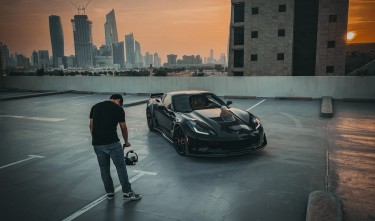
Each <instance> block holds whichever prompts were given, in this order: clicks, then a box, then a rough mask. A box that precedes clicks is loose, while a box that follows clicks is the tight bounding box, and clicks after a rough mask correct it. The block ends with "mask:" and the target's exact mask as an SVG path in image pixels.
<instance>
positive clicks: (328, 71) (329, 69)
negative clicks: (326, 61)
mask: <svg viewBox="0 0 375 221" xmlns="http://www.w3.org/2000/svg"><path fill="white" fill-rule="evenodd" d="M333 72H335V67H334V66H326V73H333Z"/></svg>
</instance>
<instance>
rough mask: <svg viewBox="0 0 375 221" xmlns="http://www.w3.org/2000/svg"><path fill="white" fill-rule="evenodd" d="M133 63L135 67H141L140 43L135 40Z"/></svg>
mask: <svg viewBox="0 0 375 221" xmlns="http://www.w3.org/2000/svg"><path fill="white" fill-rule="evenodd" d="M134 45H135V51H134V53H135V64H136V66H137V67H139V68H142V67H143V58H142V50H141V44H140V43H139V42H138V41H135V43H134Z"/></svg>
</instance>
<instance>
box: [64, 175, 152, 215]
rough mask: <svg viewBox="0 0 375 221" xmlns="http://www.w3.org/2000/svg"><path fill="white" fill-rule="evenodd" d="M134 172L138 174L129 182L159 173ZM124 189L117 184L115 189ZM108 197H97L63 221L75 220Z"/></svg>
mask: <svg viewBox="0 0 375 221" xmlns="http://www.w3.org/2000/svg"><path fill="white" fill-rule="evenodd" d="M133 172H136V173H138V174H137V175H135V176H134V177H132V178H131V179H130V180H129V182H130V183H133V182H135V181H136V180H138V179H139V178H141V177H142V176H144V175H152V176H155V175H157V173H153V172H147V171H142V170H133ZM120 190H122V187H121V185H119V186H117V187H116V189H115V193H117V192H118V191H120ZM106 199H107V195H104V196H102V197H100V198H98V199H96V200H95V201H93V202H92V203H90V204H88V205H87V206H85V207H83V208H82V209H80V210H78V211H77V212H75V213H74V214H72V215H70V216H69V217H67V218H65V219H63V221H71V220H74V219H75V218H77V217H79V216H80V215H82V214H84V213H85V212H87V211H89V210H90V209H92V208H94V207H95V206H96V205H98V204H99V203H101V202H103V201H104V200H106Z"/></svg>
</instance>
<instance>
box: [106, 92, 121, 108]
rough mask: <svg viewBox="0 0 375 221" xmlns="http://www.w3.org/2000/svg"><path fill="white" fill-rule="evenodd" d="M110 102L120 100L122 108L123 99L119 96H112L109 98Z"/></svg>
mask: <svg viewBox="0 0 375 221" xmlns="http://www.w3.org/2000/svg"><path fill="white" fill-rule="evenodd" d="M109 99H111V100H118V99H119V100H120V105H121V106H122V102H123V101H124V99H123V98H122V96H121V94H112V95H111V97H110V98H109Z"/></svg>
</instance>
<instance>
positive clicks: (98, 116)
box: [89, 94, 141, 200]
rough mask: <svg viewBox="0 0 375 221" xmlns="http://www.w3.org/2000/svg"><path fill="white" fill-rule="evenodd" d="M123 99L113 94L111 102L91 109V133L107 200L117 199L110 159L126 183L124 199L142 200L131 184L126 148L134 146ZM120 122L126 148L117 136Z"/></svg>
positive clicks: (123, 184) (123, 188)
mask: <svg viewBox="0 0 375 221" xmlns="http://www.w3.org/2000/svg"><path fill="white" fill-rule="evenodd" d="M122 102H123V98H122V96H121V95H120V94H113V95H112V96H111V97H110V98H109V100H108V101H103V102H100V103H98V104H95V105H94V106H93V107H92V108H91V111H90V125H89V127H90V132H91V135H92V145H93V146H94V150H95V153H96V156H97V158H98V163H99V167H100V173H101V177H102V180H103V183H104V188H105V190H106V192H107V199H113V197H114V186H113V180H112V177H111V171H110V159H112V162H113V164H114V165H115V166H116V169H117V174H118V177H119V180H120V183H121V186H122V192H123V198H124V200H127V199H130V200H139V199H141V195H140V194H137V193H134V191H133V190H132V188H131V185H130V183H129V178H128V172H127V170H126V165H125V161H124V150H123V148H125V147H130V143H129V141H128V129H127V127H126V123H125V112H124V109H123V108H122ZM118 124H120V128H121V133H122V137H123V138H124V141H125V144H124V146H123V147H122V146H121V143H120V139H119V138H118V136H117V125H118Z"/></svg>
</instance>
